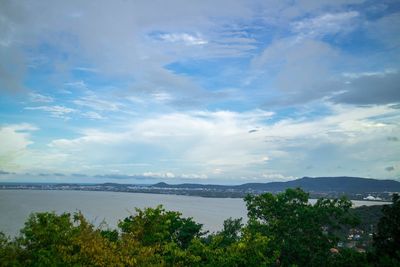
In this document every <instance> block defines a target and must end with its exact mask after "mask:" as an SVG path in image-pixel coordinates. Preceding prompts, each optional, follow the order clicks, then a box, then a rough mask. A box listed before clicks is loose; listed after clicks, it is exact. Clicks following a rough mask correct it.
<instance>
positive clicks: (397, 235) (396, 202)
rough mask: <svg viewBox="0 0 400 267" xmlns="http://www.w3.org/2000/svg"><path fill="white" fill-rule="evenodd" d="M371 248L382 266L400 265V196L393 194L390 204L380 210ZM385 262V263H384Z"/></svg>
mask: <svg viewBox="0 0 400 267" xmlns="http://www.w3.org/2000/svg"><path fill="white" fill-rule="evenodd" d="M382 213H383V216H382V217H381V219H380V220H379V222H378V227H377V232H376V234H375V235H374V242H373V246H374V248H375V257H376V260H379V261H381V263H380V265H382V266H394V265H400V196H399V195H398V194H394V195H393V197H392V204H391V205H385V206H383V208H382ZM384 262H385V263H384Z"/></svg>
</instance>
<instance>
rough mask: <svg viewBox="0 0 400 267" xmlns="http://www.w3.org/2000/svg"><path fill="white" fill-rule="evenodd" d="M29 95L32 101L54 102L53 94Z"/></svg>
mask: <svg viewBox="0 0 400 267" xmlns="http://www.w3.org/2000/svg"><path fill="white" fill-rule="evenodd" d="M29 97H30V100H31V102H40V103H51V102H54V98H52V97H51V96H46V95H42V94H38V93H30V94H29Z"/></svg>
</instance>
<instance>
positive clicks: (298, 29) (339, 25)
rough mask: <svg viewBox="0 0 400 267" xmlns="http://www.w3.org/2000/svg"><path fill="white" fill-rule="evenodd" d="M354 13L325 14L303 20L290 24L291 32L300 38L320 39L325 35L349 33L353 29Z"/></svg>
mask: <svg viewBox="0 0 400 267" xmlns="http://www.w3.org/2000/svg"><path fill="white" fill-rule="evenodd" d="M357 17H359V13H358V12H356V11H347V12H341V13H327V14H323V15H320V16H318V17H314V18H309V19H303V20H300V21H296V22H294V23H292V27H293V31H294V32H295V33H298V34H300V35H302V36H308V37H320V36H324V35H326V34H336V33H340V32H349V31H350V30H352V29H353V28H354V27H355V19H356V18H357Z"/></svg>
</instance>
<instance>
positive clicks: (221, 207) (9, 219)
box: [0, 190, 384, 236]
mask: <svg viewBox="0 0 400 267" xmlns="http://www.w3.org/2000/svg"><path fill="white" fill-rule="evenodd" d="M310 202H311V203H313V202H315V200H310ZM353 203H354V206H361V205H381V204H384V203H382V202H375V201H353ZM159 204H162V205H163V206H164V207H165V208H166V209H167V210H175V211H179V212H181V213H182V214H183V216H185V217H193V218H194V220H195V221H196V222H198V223H202V224H204V228H205V229H206V230H209V231H218V230H220V229H221V228H222V223H223V221H224V220H225V219H227V218H229V217H232V218H240V217H243V218H244V219H246V213H247V211H246V206H245V203H244V201H243V200H242V199H239V198H204V197H195V196H179V195H163V194H144V193H123V192H90V191H58V190H57V191H47V190H0V214H1V216H0V231H2V232H4V233H6V234H8V235H12V236H13V235H16V234H17V233H18V232H19V229H21V228H22V227H23V224H24V222H25V221H26V218H27V217H28V215H29V214H30V213H32V212H42V211H55V212H57V213H61V212H75V211H82V212H83V214H84V215H85V216H86V218H88V219H89V220H90V221H91V222H92V223H94V224H95V225H99V224H100V223H101V222H102V221H106V222H107V224H108V225H109V226H110V227H115V226H116V225H117V223H118V220H120V219H123V218H125V217H127V216H129V215H131V214H134V213H135V209H134V208H135V207H138V208H144V207H156V206H157V205H159Z"/></svg>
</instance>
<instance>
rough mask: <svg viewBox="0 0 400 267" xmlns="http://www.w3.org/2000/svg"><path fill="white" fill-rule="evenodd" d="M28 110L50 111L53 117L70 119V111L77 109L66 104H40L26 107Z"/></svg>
mask: <svg viewBox="0 0 400 267" xmlns="http://www.w3.org/2000/svg"><path fill="white" fill-rule="evenodd" d="M24 109H26V110H41V111H45V112H49V113H50V114H51V116H52V117H55V118H62V119H69V117H68V116H67V115H68V114H70V113H74V112H76V111H77V110H76V109H73V108H68V107H64V106H58V105H56V106H38V107H25V108H24Z"/></svg>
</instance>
